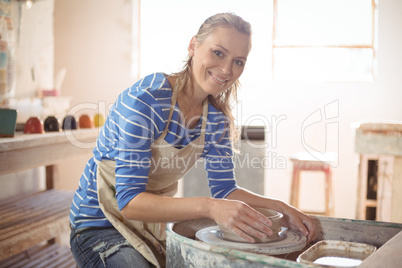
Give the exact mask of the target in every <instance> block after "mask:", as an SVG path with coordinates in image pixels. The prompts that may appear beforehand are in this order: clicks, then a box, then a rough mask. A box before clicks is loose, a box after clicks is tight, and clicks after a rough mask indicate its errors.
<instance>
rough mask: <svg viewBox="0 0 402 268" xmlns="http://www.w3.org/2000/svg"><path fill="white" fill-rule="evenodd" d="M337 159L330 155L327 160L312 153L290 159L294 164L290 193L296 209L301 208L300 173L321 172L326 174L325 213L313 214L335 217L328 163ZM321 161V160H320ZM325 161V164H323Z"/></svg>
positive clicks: (296, 155) (291, 202) (330, 172)
mask: <svg viewBox="0 0 402 268" xmlns="http://www.w3.org/2000/svg"><path fill="white" fill-rule="evenodd" d="M335 157H336V154H334V153H330V154H328V155H326V156H325V159H323V157H322V156H321V155H320V156H319V157H318V156H317V157H314V156H313V155H312V154H310V153H307V152H306V153H297V154H295V155H294V156H292V157H291V158H290V160H291V161H292V162H293V174H292V188H291V193H290V204H291V205H292V206H294V207H296V208H298V207H299V193H300V173H301V172H302V171H319V172H324V174H325V212H324V213H319V212H318V213H317V212H311V214H322V215H325V216H334V197H333V192H332V171H331V166H330V165H329V164H328V162H331V160H333V159H334V158H335ZM319 159H321V160H322V161H321V160H319ZM323 161H325V162H323Z"/></svg>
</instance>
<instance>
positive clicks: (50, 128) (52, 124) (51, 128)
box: [43, 116, 60, 132]
mask: <svg viewBox="0 0 402 268" xmlns="http://www.w3.org/2000/svg"><path fill="white" fill-rule="evenodd" d="M43 126H44V128H45V131H46V132H58V131H60V124H59V120H57V118H56V117H54V116H48V117H47V118H46V119H45V122H44V123H43Z"/></svg>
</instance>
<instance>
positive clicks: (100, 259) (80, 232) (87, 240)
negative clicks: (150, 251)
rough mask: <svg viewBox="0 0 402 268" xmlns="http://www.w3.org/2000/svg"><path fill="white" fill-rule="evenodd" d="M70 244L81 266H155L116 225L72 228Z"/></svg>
mask: <svg viewBox="0 0 402 268" xmlns="http://www.w3.org/2000/svg"><path fill="white" fill-rule="evenodd" d="M70 245H71V252H72V253H73V256H74V259H75V261H76V263H77V266H78V267H80V268H84V267H88V268H89V267H90V268H95V267H112V268H113V267H119V268H125V267H136V268H137V267H141V268H142V267H147V268H148V267H149V268H151V267H153V265H152V264H151V263H149V262H148V261H147V260H146V259H145V258H144V257H143V256H142V255H141V254H140V253H139V252H138V251H137V250H135V249H134V248H133V247H132V246H131V244H129V242H128V241H127V240H126V239H125V238H124V237H123V236H122V235H121V234H120V233H119V231H117V230H116V229H115V228H114V227H86V228H72V229H71V234H70Z"/></svg>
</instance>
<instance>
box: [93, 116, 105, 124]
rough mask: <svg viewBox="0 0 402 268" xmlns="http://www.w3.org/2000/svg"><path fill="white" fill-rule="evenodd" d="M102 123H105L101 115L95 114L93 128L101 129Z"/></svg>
mask: <svg viewBox="0 0 402 268" xmlns="http://www.w3.org/2000/svg"><path fill="white" fill-rule="evenodd" d="M104 123H105V118H104V117H103V115H102V114H96V115H95V116H94V124H95V127H102V126H103V124H104Z"/></svg>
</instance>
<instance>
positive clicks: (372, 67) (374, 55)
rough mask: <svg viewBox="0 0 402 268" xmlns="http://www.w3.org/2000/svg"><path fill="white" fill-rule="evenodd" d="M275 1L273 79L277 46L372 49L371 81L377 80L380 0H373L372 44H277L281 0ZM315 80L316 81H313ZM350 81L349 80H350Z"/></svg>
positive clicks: (273, 78)
mask: <svg viewBox="0 0 402 268" xmlns="http://www.w3.org/2000/svg"><path fill="white" fill-rule="evenodd" d="M272 1H273V25H272V27H273V29H272V80H273V81H277V79H275V49H276V48H348V49H371V51H372V53H373V61H372V66H371V77H372V79H371V82H374V80H375V74H376V71H375V65H376V63H375V59H376V47H377V45H376V33H377V29H376V25H377V24H376V21H377V9H378V3H377V1H378V0H371V44H370V45H291V44H288V45H277V44H276V43H277V34H276V33H277V31H278V30H277V25H278V21H277V18H278V1H280V0H272ZM313 82H314V81H313ZM325 82H344V81H342V80H339V81H325ZM348 82H349V81H348ZM353 82H362V81H357V80H356V81H353Z"/></svg>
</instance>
